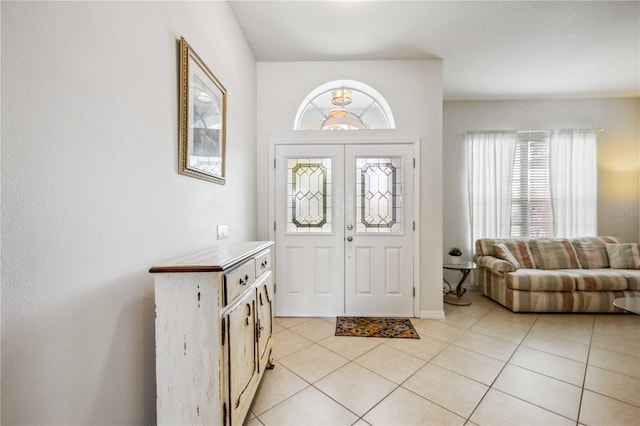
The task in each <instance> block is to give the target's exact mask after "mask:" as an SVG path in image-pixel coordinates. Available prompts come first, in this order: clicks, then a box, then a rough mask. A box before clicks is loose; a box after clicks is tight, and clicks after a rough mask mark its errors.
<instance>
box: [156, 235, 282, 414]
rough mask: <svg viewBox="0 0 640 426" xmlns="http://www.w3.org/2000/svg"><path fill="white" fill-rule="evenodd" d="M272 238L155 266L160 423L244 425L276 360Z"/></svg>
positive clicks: (223, 246)
mask: <svg viewBox="0 0 640 426" xmlns="http://www.w3.org/2000/svg"><path fill="white" fill-rule="evenodd" d="M272 245H273V243H272V242H270V241H251V242H242V243H233V244H228V245H222V246H217V247H215V248H212V249H210V250H206V251H203V252H199V253H195V254H193V255H191V256H186V257H183V258H180V259H177V260H175V261H171V262H166V263H163V264H161V265H158V266H154V267H152V268H151V269H150V270H149V272H151V273H153V274H154V275H155V276H154V280H155V300H156V381H157V410H158V424H181V425H231V426H235V425H238V426H240V425H242V423H243V422H244V418H245V416H246V414H247V412H248V411H249V407H250V406H251V402H252V400H253V396H254V394H255V392H256V389H257V387H258V384H259V383H260V380H261V379H262V376H263V374H264V371H265V369H267V368H271V367H272V366H273V364H272V357H271V349H272V345H273V339H272V319H273V300H274V294H273V290H274V289H273V278H272V272H271V246H272Z"/></svg>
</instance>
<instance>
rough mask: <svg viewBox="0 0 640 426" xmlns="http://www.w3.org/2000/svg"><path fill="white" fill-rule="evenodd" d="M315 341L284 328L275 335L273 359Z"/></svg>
mask: <svg viewBox="0 0 640 426" xmlns="http://www.w3.org/2000/svg"><path fill="white" fill-rule="evenodd" d="M312 344H313V342H312V341H310V340H307V339H305V338H304V337H302V336H300V335H299V334H296V333H294V332H293V331H289V330H282V331H280V332H278V333H274V335H273V359H275V360H280V359H282V358H284V357H286V356H288V355H291V354H292V353H294V352H297V351H299V350H300V349H303V348H306V347H307V346H310V345H312Z"/></svg>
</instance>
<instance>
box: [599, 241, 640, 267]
mask: <svg viewBox="0 0 640 426" xmlns="http://www.w3.org/2000/svg"><path fill="white" fill-rule="evenodd" d="M606 248H607V254H608V255H609V264H610V265H611V267H612V268H616V269H640V253H639V252H638V244H635V243H633V244H631V243H630V244H607V245H606Z"/></svg>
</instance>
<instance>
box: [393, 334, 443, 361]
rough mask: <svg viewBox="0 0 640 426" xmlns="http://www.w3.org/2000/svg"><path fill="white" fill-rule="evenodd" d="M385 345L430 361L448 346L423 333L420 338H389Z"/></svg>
mask: <svg viewBox="0 0 640 426" xmlns="http://www.w3.org/2000/svg"><path fill="white" fill-rule="evenodd" d="M385 345H387V346H390V347H392V348H394V349H397V350H399V351H402V352H405V353H408V354H410V355H413V356H415V357H417V358H420V359H423V360H425V361H429V360H430V359H431V358H433V357H434V356H436V355H437V354H438V353H439V352H440V351H442V350H443V349H444V348H446V347H447V344H446V343H444V342H441V341H440V340H436V339H432V338H431V337H429V336H426V335H421V336H420V338H419V339H388V341H387V342H386V343H385Z"/></svg>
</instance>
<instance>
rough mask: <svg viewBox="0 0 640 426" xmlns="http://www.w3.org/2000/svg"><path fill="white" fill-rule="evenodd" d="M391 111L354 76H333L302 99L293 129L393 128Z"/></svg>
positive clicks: (377, 93) (386, 104)
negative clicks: (333, 77) (355, 79)
mask: <svg viewBox="0 0 640 426" xmlns="http://www.w3.org/2000/svg"><path fill="white" fill-rule="evenodd" d="M395 127H396V124H395V121H394V119H393V113H392V112H391V108H390V107H389V104H388V103H387V101H386V100H385V99H384V97H383V96H382V95H381V94H380V93H379V92H378V91H377V90H376V89H374V88H373V87H371V86H369V85H366V84H364V83H361V82H359V81H354V80H335V81H330V82H328V83H325V84H323V85H322V86H320V87H318V88H316V89H315V90H313V91H312V92H311V93H309V95H308V96H307V97H306V98H305V99H304V100H303V101H302V103H301V104H300V107H299V108H298V113H297V114H296V121H295V123H294V125H293V129H294V130H360V129H395Z"/></svg>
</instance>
